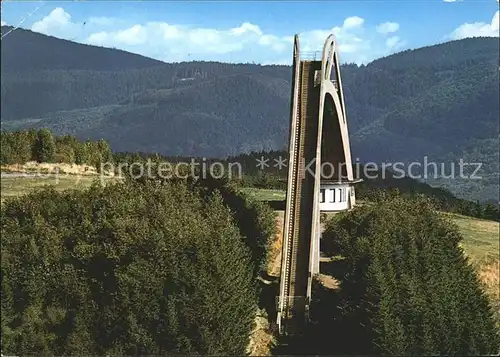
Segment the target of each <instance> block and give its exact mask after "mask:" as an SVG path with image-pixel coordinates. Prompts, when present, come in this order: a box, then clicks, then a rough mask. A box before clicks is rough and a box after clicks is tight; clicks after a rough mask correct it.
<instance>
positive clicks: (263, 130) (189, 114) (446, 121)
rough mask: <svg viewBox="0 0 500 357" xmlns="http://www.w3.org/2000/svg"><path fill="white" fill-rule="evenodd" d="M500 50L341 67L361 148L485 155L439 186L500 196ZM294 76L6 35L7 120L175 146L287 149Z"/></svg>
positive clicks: (415, 155)
mask: <svg viewBox="0 0 500 357" xmlns="http://www.w3.org/2000/svg"><path fill="white" fill-rule="evenodd" d="M2 31H6V28H5V27H3V28H2ZM36 46H39V47H36ZM36 48H44V49H45V50H43V51H35V50H34V49H36ZM51 49H53V50H51ZM498 51H499V44H498V40H497V39H494V38H474V39H464V40H460V41H453V42H448V43H444V44H440V45H435V46H431V47H426V48H421V49H417V50H411V51H405V52H402V53H398V54H395V55H392V56H389V57H386V58H382V59H379V60H376V61H374V62H372V63H370V64H368V65H366V66H360V67H359V66H357V65H352V64H351V65H346V66H343V71H342V75H343V85H344V87H345V88H344V91H345V95H346V105H347V112H348V123H349V128H350V135H351V137H352V140H351V145H352V150H353V152H354V155H353V156H354V157H359V158H360V160H361V161H362V162H367V161H376V162H381V161H390V162H394V161H402V162H409V161H415V160H416V161H419V162H422V160H423V157H424V156H429V160H433V161H436V162H441V161H445V162H446V164H447V165H448V166H449V165H451V163H452V162H457V161H458V160H459V158H461V157H464V158H467V160H468V162H482V163H483V167H482V172H481V174H482V177H483V178H484V179H483V180H481V181H470V180H468V181H467V180H466V181H464V180H452V181H449V180H448V181H441V180H434V181H433V183H435V184H436V185H444V186H445V187H449V188H451V189H452V190H454V192H455V193H457V194H459V195H461V196H464V197H468V198H473V199H482V200H486V199H495V200H497V199H498V172H499V167H498V158H499V157H498V150H495V148H497V147H498V132H499V129H498V111H499V107H498V100H497V99H498V97H499V90H498V79H499V77H498ZM60 52H63V53H65V55H64V56H63V55H61V54H59V53H60ZM26 53H30V56H27V55H26ZM4 59H5V60H4ZM82 59H85V60H82ZM250 60H251V59H249V61H250ZM29 61H31V62H33V63H32V64H30V62H29ZM111 63H112V65H111ZM290 81H291V69H290V67H287V66H260V65H254V64H223V63H213V62H188V63H173V64H172V63H171V64H164V63H161V62H158V61H153V60H150V59H147V58H144V57H141V56H137V55H132V54H128V53H125V52H122V51H116V50H111V49H104V48H97V47H92V46H84V45H79V44H74V43H71V42H68V41H63V40H58V39H55V38H51V37H47V36H44V35H40V34H34V33H31V32H30V31H24V30H19V31H15V32H13V33H12V34H10V35H9V36H8V37H6V38H5V40H2V93H1V100H2V103H1V104H2V105H1V117H2V127H3V128H4V129H7V130H11V129H15V128H29V127H35V128H40V127H48V128H50V129H52V130H53V131H54V132H55V133H57V134H72V135H75V136H77V137H79V138H81V139H87V138H89V139H92V140H96V139H100V138H104V139H106V140H108V141H109V142H110V144H111V146H112V148H113V149H114V150H119V151H137V150H139V151H144V152H148V151H149V152H153V151H154V152H160V153H163V154H167V155H196V156H207V157H221V156H226V155H234V154H238V153H240V152H249V151H252V150H253V151H258V150H269V149H282V148H284V147H286V141H287V136H288V113H289V93H290ZM448 166H447V167H448Z"/></svg>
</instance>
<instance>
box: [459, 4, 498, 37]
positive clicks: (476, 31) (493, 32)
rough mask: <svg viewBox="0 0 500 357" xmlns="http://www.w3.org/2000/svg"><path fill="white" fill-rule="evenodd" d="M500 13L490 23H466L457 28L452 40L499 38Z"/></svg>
mask: <svg viewBox="0 0 500 357" xmlns="http://www.w3.org/2000/svg"><path fill="white" fill-rule="evenodd" d="M498 23H499V12H498V11H497V12H496V13H495V15H493V19H492V20H491V22H490V23H485V22H474V23H472V24H470V23H465V24H462V25H460V26H459V27H458V28H456V29H455V30H454V31H453V32H452V33H451V34H450V36H449V37H450V38H452V39H455V40H458V39H462V38H467V37H498V36H499V33H498V31H499V26H498Z"/></svg>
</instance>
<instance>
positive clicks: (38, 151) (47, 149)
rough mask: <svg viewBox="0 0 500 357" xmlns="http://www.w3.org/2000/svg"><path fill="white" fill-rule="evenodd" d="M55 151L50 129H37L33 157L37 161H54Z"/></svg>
mask: <svg viewBox="0 0 500 357" xmlns="http://www.w3.org/2000/svg"><path fill="white" fill-rule="evenodd" d="M55 153H56V144H55V141H54V137H53V136H52V133H51V132H50V130H48V129H46V128H42V129H40V130H39V131H38V135H37V138H36V141H35V149H34V154H35V159H36V161H38V162H52V161H54V157H55Z"/></svg>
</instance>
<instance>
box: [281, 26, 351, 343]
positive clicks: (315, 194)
mask: <svg viewBox="0 0 500 357" xmlns="http://www.w3.org/2000/svg"><path fill="white" fill-rule="evenodd" d="M317 55H318V57H319V55H320V53H301V52H300V46H299V37H298V35H295V43H294V52H293V81H292V100H291V114H290V141H289V161H288V162H289V165H288V186H287V194H286V209H285V223H284V230H283V248H282V260H281V279H280V293H279V298H278V314H277V323H278V327H279V332H280V334H281V335H300V334H301V333H302V332H303V331H304V326H305V324H307V322H308V320H309V306H310V302H311V285H312V279H313V277H314V275H315V274H317V273H319V255H320V254H319V253H320V249H319V238H320V212H321V211H342V210H347V209H350V208H351V207H352V206H354V204H355V194H354V187H353V184H354V183H355V182H357V181H354V177H353V170H352V162H351V150H350V145H349V135H348V132H347V122H346V112H345V104H344V94H343V91H342V81H341V78H340V66H339V58H338V51H337V43H336V41H335V36H334V35H333V34H332V35H330V36H328V38H327V39H326V41H325V44H324V47H323V53H322V56H321V57H320V59H319V60H317V59H316V56H317Z"/></svg>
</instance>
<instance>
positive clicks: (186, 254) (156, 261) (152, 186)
mask: <svg viewBox="0 0 500 357" xmlns="http://www.w3.org/2000/svg"><path fill="white" fill-rule="evenodd" d="M226 185H227V183H225V182H222V181H221V182H214V181H210V180H209V181H203V182H202V181H200V182H196V183H195V182H193V181H190V180H168V181H167V180H159V179H155V178H146V177H142V178H139V179H137V180H132V179H130V178H127V179H126V180H125V182H123V183H120V184H110V185H107V186H106V187H101V186H98V185H97V184H96V185H94V186H93V187H91V188H90V189H88V190H85V191H67V192H63V193H60V192H56V191H55V190H53V189H50V188H47V189H44V190H41V191H38V192H35V193H31V194H28V195H26V196H23V197H20V198H16V199H8V200H7V201H6V202H5V203H4V205H2V208H1V209H2V215H1V223H2V224H1V229H2V232H1V233H2V234H1V241H2V259H1V269H2V275H1V276H2V281H1V294H2V317H1V318H2V320H1V322H2V325H1V326H2V341H1V342H2V353H4V354H5V353H8V354H15V355H28V354H43V355H160V354H185V355H187V354H198V355H200V354H201V355H244V354H245V348H246V346H247V344H248V338H249V334H250V332H251V330H252V328H253V321H254V318H255V313H256V308H257V296H258V291H257V284H256V280H255V274H256V273H257V272H258V271H259V270H260V267H261V266H262V265H263V264H264V263H265V261H266V251H267V247H266V244H267V242H268V241H269V239H270V238H271V237H272V236H273V235H274V225H275V223H274V213H273V212H272V211H270V209H269V208H267V209H266V207H265V206H264V205H263V204H261V203H252V202H251V200H250V199H249V198H246V197H243V196H242V197H238V195H237V193H236V191H234V190H232V189H231V188H230V187H228V186H226Z"/></svg>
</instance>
